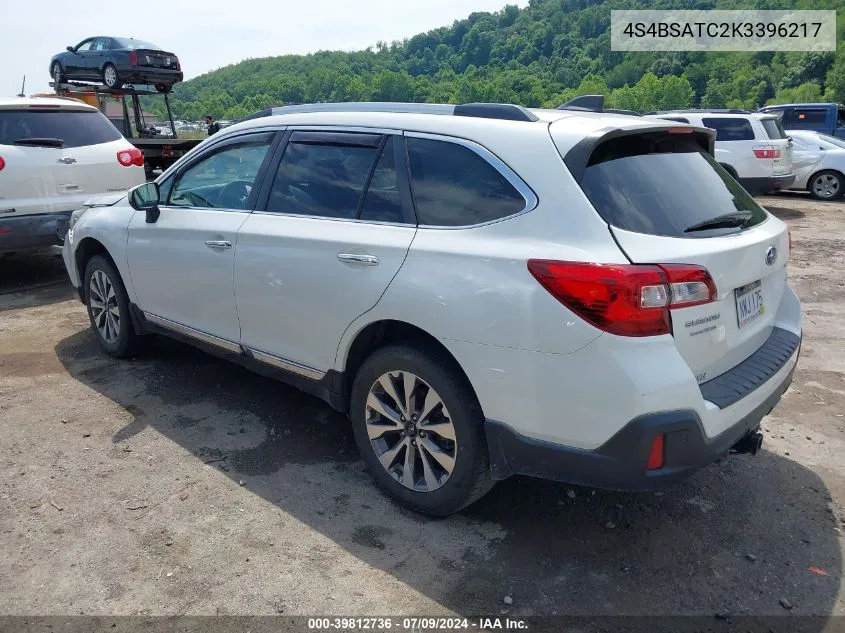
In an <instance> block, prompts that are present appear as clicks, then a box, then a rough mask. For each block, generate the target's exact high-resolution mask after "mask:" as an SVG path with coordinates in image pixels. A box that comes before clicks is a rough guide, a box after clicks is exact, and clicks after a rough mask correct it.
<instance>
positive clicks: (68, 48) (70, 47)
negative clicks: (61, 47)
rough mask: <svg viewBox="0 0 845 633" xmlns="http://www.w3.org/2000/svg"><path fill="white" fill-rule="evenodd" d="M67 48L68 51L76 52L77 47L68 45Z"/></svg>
mask: <svg viewBox="0 0 845 633" xmlns="http://www.w3.org/2000/svg"><path fill="white" fill-rule="evenodd" d="M65 50H66V51H67V52H68V53H75V52H76V49H75V48H74V47H73V46H68V47H67V48H66V49H65Z"/></svg>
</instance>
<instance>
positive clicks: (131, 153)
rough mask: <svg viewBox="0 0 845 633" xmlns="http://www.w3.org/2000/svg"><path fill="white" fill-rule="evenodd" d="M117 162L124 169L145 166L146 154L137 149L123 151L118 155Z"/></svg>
mask: <svg viewBox="0 0 845 633" xmlns="http://www.w3.org/2000/svg"><path fill="white" fill-rule="evenodd" d="M117 162H118V163H120V164H121V165H123V166H124V167H132V166H133V165H135V166H137V167H143V166H144V154H143V153H142V152H141V150H139V149H138V148H137V147H133V148H132V149H122V150H120V151H119V152H118V153H117Z"/></svg>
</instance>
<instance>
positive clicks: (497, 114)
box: [240, 101, 538, 121]
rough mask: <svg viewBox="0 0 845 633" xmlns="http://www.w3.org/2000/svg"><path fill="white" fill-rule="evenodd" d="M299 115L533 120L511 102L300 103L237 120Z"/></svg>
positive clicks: (531, 114)
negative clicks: (383, 114)
mask: <svg viewBox="0 0 845 633" xmlns="http://www.w3.org/2000/svg"><path fill="white" fill-rule="evenodd" d="M302 112H399V113H408V114H439V115H444V116H466V117H477V118H482V119H500V120H506V121H537V120H538V119H537V115H535V114H534V113H533V112H531V111H530V110H527V109H526V108H523V107H522V106H518V105H514V104H511V103H462V104H459V105H449V104H442V103H399V102H386V101H372V102H370V101H360V102H349V103H303V104H297V105H286V106H277V107H274V108H267V109H266V110H260V111H259V112H255V113H254V114H250V115H248V116H246V117H244V118H242V119H240V121H248V120H250V119H258V118H261V117H265V116H274V115H277V114H296V113H302Z"/></svg>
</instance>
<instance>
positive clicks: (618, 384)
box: [63, 103, 801, 515]
mask: <svg viewBox="0 0 845 633" xmlns="http://www.w3.org/2000/svg"><path fill="white" fill-rule="evenodd" d="M712 144H713V133H712V131H710V130H706V129H703V128H694V127H690V126H679V125H677V123H674V122H666V121H660V120H650V119H644V118H642V117H629V116H623V115H616V114H607V113H602V112H584V111H572V110H527V109H524V108H520V107H518V106H512V105H502V104H467V105H459V106H450V105H433V104H389V103H387V104H385V103H374V104H343V103H341V104H319V105H313V106H289V107H285V108H275V109H270V110H267V111H264V112H262V113H259V115H258V116H255V117H253V118H251V120H248V121H243V122H240V123H238V124H236V125H233V126H231V127H229V128H226V129H225V130H222V131H221V132H219V133H217V134H215V135H214V136H213V137H211V138H210V139H208V140H207V141H205V142H204V143H202V144H201V145H199V146H197V147H196V148H195V149H194V150H192V151H191V152H190V153H189V154H188V155H186V156H185V157H183V158H182V159H180V160H179V161H178V162H177V163H176V164H174V165H173V166H172V167H171V168H170V169H168V170H167V172H165V173H164V174H162V175H161V176H160V177H159V178H158V180H157V181H156V182H154V183H147V184H144V185H141V186H139V187H137V188H135V189H134V190H132V191H131V192H130V194H129V196H128V198H127V199H120V200H116V199H112V200H108V201H106V202H104V203H103V204H104V205H110V206H95V207H93V208H89V209H87V210H84V211H79V212H76V213H75V214H74V216H73V218H72V222H71V229H70V231H69V233H68V237H67V240H66V242H65V246H64V250H63V252H64V257H65V263H66V266H67V270H68V274H69V276H70V279H71V281H72V283H73V285H74V286H75V287H76V288H78V290H79V297H80V299H81V300H82V301H83V302H84V303H85V305H86V306H87V309H88V313H89V316H90V320H91V324H92V327H93V329H94V331H95V333H96V336H97V339H98V341H99V344H100V345H101V347H102V348H103V349H104V350H105V351H106V352H107V353H109V354H111V355H113V356H118V357H122V356H127V355H129V354H131V353H132V351H133V349H134V346H135V345H136V344H137V343H138V341H139V337H141V336H142V335H145V334H148V333H152V332H159V333H166V334H168V335H171V336H174V337H178V338H181V339H183V340H186V341H189V342H191V343H192V344H194V345H197V346H199V347H202V348H204V349H207V350H209V351H210V352H212V353H215V354H219V355H221V356H223V357H225V358H228V359H231V360H234V361H236V362H239V363H242V364H244V365H246V366H248V367H252V368H254V369H256V370H257V371H261V372H263V373H267V374H271V375H275V376H278V377H279V378H281V379H282V380H285V381H288V382H290V383H291V384H294V385H296V386H298V387H300V388H301V389H303V390H305V391H307V392H309V393H312V394H314V395H316V396H318V397H320V398H322V399H324V400H325V401H326V402H328V403H329V404H330V405H332V406H333V407H335V408H336V409H338V410H339V411H342V412H345V413H347V414H348V415H349V417H350V419H351V423H352V427H353V430H354V435H355V439H356V441H357V444H358V446H359V448H360V450H361V454H362V456H363V458H364V460H365V462H366V464H367V466H368V468H369V470H370V471H371V473H372V475H373V477H374V479H375V481H376V482H377V483H378V484H379V485H380V486H381V487H382V488H383V489H384V490H386V491H387V492H388V493H389V494H390V495H391V496H392V497H393V498H395V499H397V500H398V501H400V502H402V503H404V504H406V505H407V506H409V507H411V508H414V509H415V510H418V511H421V512H426V513H429V514H433V515H445V514H449V513H451V512H455V511H457V510H459V509H460V508H462V507H463V506H465V505H467V504H469V503H471V502H472V501H473V500H475V499H477V498H478V497H479V496H481V495H482V494H483V493H484V492H485V491H487V490H488V489H489V488H490V486H491V485H492V483H493V482H494V481H495V480H498V479H503V478H505V477H508V476H509V475H511V474H514V473H521V474H526V475H533V476H538V477H547V478H552V479H557V480H561V481H567V482H574V483H579V484H586V485H593V486H600V487H607V488H614V489H621V490H643V489H652V488H656V487H659V486H662V485H666V484H668V483H671V482H675V481H678V480H679V479H681V478H683V477H684V476H686V475H689V474H690V473H692V472H694V471H695V470H696V469H698V468H701V467H703V466H705V465H707V464H708V463H710V462H712V461H713V460H715V459H717V458H719V457H720V456H722V455H724V454H726V453H727V452H728V451H730V450H732V449H733V450H735V451H737V452H751V453H753V452H756V450H757V449H758V448H759V446H760V441H761V438H762V436H761V434H760V433H759V432H758V426H759V424H760V420H761V418H762V417H763V416H764V415H766V414H767V413H768V412H769V411H770V410H771V409H772V408H773V407H774V406H775V404H776V403H777V402H778V400H779V398H780V396H781V394H782V393H783V392H784V390H785V389H786V388H787V387H788V385H789V384H790V381H791V379H792V373H793V370H794V368H795V364H796V362H797V358H798V353H799V345H800V341H801V308H800V305H799V302H798V298H797V297H796V295H795V293H794V292H793V291H792V289H791V288H790V287H789V285H788V284H787V280H786V264H787V259H788V257H789V237H788V234H787V228H786V225H785V224H784V223H783V222H781V221H780V220H779V219H777V218H775V217H773V216H771V215H769V214H768V213H767V212H766V211H765V210H764V209H763V208H761V207H760V206H758V205H757V204H756V203H755V201H754V200H753V199H752V198H751V196H750V195H749V194H748V193H747V192H746V191H745V190H744V189H743V188H742V187H741V186H739V185H738V184H737V182H736V181H735V180H734V179H732V178H730V177H728V175H727V173H726V172H725V171H724V170H723V169H722V168H720V167H719V166H718V164H717V163H716V161H715V160H714V159H713V156H712V149H713V148H712Z"/></svg>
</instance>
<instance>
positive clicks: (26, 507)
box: [0, 194, 845, 617]
mask: <svg viewBox="0 0 845 633" xmlns="http://www.w3.org/2000/svg"><path fill="white" fill-rule="evenodd" d="M761 200H762V202H763V204H764V205H766V206H767V207H768V208H769V209H770V210H771V211H772V212H774V213H776V214H777V215H778V216H779V217H781V218H783V219H784V220H786V221H787V222H788V223H789V225H790V227H791V230H792V236H793V240H794V250H793V253H792V259H791V264H790V278H791V281H792V283H793V284H794V287H795V288H796V290H797V292H798V294H799V295H800V297H801V299H802V301H803V305H804V310H805V314H806V321H805V340H804V346H803V351H802V356H801V359H800V362H799V365H798V369H797V372H796V374H795V381H794V383H793V385H792V387H791V389H790V390H789V391H788V392H787V393H786V395H785V396H784V398H783V400H782V401H781V404H780V405H779V406H778V407H777V408H776V409H775V411H774V412H773V413H772V415H770V416H769V417H768V418H766V419H765V420H764V423H763V427H764V429H765V435H766V441H765V443H764V449H765V450H764V451H763V452H762V453H761V454H759V455H758V456H757V457H749V456H735V457H732V458H730V459H728V460H726V461H724V462H721V463H719V464H715V465H713V466H712V467H710V468H707V469H705V470H704V471H702V472H701V473H699V474H697V475H696V476H694V477H693V478H692V479H690V480H688V481H686V482H684V483H683V484H680V485H678V486H676V487H673V488H670V489H668V490H666V491H665V492H664V493H662V494H660V493H658V494H620V493H610V492H602V491H594V490H590V489H586V488H578V487H574V486H567V485H563V484H556V483H550V482H544V481H538V480H531V479H527V478H513V479H510V480H508V481H506V482H503V483H501V484H499V485H498V486H497V487H496V488H495V489H494V490H493V491H492V492H491V493H490V494H489V495H487V496H486V497H485V498H484V499H483V500H482V501H480V502H479V503H477V504H475V505H473V506H471V507H470V508H468V509H466V510H465V511H464V512H462V513H461V514H459V515H457V516H454V517H451V518H449V519H445V520H430V519H426V518H423V517H420V516H417V515H415V514H413V513H411V512H408V511H405V510H403V509H400V508H399V507H397V506H396V505H394V504H392V503H391V502H390V501H388V500H387V499H386V498H384V497H383V496H382V495H381V494H380V493H379V492H377V490H376V489H375V488H374V486H373V485H372V484H371V483H370V481H369V479H368V478H367V476H366V474H365V473H364V472H363V470H362V464H361V462H360V461H359V459H358V456H357V453H356V449H355V446H354V444H353V441H352V437H351V433H350V430H349V427H348V424H347V423H346V421H345V420H344V419H343V418H342V417H341V416H339V415H337V414H336V413H334V412H333V411H332V410H330V409H329V408H328V407H327V406H325V405H323V404H322V403H321V402H319V401H317V400H315V399H313V398H311V397H308V396H306V395H304V394H302V393H300V392H298V391H296V390H294V389H291V388H288V387H286V386H284V385H281V384H278V383H275V382H272V381H270V380H267V379H265V378H262V377H259V376H256V375H253V374H251V373H249V372H247V371H246V370H244V369H241V368H239V367H237V366H234V365H231V364H227V363H226V362H224V361H221V360H217V359H215V358H212V357H210V356H206V355H204V354H203V353H201V352H199V351H195V350H194V349H192V348H190V347H188V346H185V345H182V344H180V343H176V342H172V341H169V340H166V339H150V340H149V341H148V342H147V343H146V348H145V350H144V352H143V354H142V355H141V356H140V357H138V358H137V359H134V360H130V361H114V360H111V359H109V358H107V357H106V356H104V355H103V354H102V353H100V351H99V350H98V347H97V345H96V342H95V340H94V337H93V335H92V333H91V332H90V330H89V327H88V320H87V317H86V314H85V310H84V309H83V306H82V305H81V304H80V303H79V302H78V300H76V298H75V297H74V295H73V292H72V290H71V288H70V286H69V285H68V284H67V281H66V279H65V273H64V268H63V266H62V264H61V259H60V257H59V256H58V253H57V251H49V252H46V253H42V254H39V255H37V256H26V257H24V256H15V257H12V258H6V259H4V260H0V614H5V615H39V614H61V615H70V614H82V613H84V614H109V615H137V614H141V615H158V614H210V615H213V614H277V613H284V614H286V615H296V614H310V615H314V614H326V613H328V614H342V615H353V614H355V615H387V614H396V615H399V614H417V615H419V614H426V615H428V614H446V613H459V614H488V613H492V614H500V613H501V612H503V611H507V612H508V613H509V615H511V616H529V615H550V614H581V615H595V614H700V615H707V616H710V617H712V616H713V615H714V614H716V613H720V614H731V615H741V614H755V615H765V614H771V615H780V614H787V613H790V614H793V615H795V614H799V615H809V614H816V615H829V614H838V615H845V592H843V589H842V574H843V536H842V532H843V530H845V523H843V522H844V521H845V509H843V503H845V457H843V456H845V417H843V415H845V319H843V316H842V310H843V308H845V203H833V204H821V203H814V202H813V201H811V200H810V199H809V198H807V197H805V196H802V195H800V194H795V195H783V196H778V197H767V198H762V199H761ZM505 596H510V597H512V600H513V604H512V605H507V606H506V605H504V604H503V600H504V597H505ZM786 605H788V606H786ZM789 607H791V609H790V608H789Z"/></svg>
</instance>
